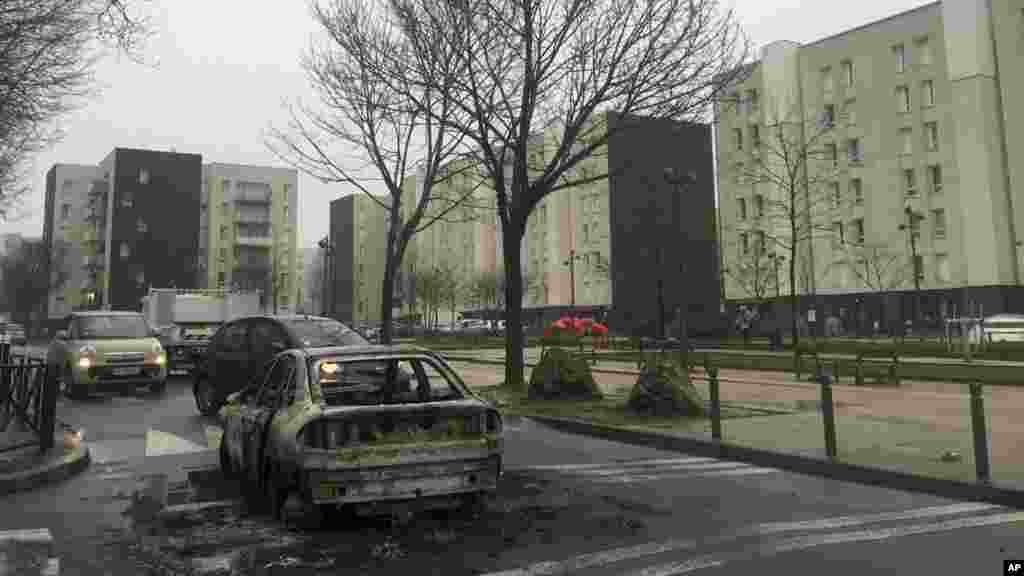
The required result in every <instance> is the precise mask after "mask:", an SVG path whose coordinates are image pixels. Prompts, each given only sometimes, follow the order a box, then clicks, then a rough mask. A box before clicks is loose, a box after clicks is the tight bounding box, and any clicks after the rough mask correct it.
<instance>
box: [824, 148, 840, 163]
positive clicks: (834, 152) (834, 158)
mask: <svg viewBox="0 0 1024 576" xmlns="http://www.w3.org/2000/svg"><path fill="white" fill-rule="evenodd" d="M825 153H826V155H827V157H828V160H829V162H830V163H831V164H832V167H833V168H838V167H839V151H838V149H837V148H836V144H835V142H830V143H828V144H825Z"/></svg>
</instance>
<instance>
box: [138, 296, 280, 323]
mask: <svg viewBox="0 0 1024 576" xmlns="http://www.w3.org/2000/svg"><path fill="white" fill-rule="evenodd" d="M142 300H143V303H142V309H143V314H144V315H145V317H146V321H147V322H148V323H149V325H150V326H152V327H153V328H161V327H164V326H170V325H172V324H210V323H217V324H220V323H223V322H227V321H228V320H231V319H233V318H237V317H239V316H245V315H249V314H259V313H261V311H262V309H261V307H260V293H259V292H258V291H251V292H241V291H231V290H182V289H176V288H151V289H150V290H149V295H147V296H146V297H144V298H143V299H142Z"/></svg>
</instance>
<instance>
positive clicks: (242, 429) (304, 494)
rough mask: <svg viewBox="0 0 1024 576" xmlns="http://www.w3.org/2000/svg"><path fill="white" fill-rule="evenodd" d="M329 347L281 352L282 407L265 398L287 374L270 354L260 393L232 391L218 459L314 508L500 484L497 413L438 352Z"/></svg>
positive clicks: (273, 492)
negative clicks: (287, 364) (286, 363)
mask: <svg viewBox="0 0 1024 576" xmlns="http://www.w3.org/2000/svg"><path fill="white" fill-rule="evenodd" d="M328 352H330V351H327V352H325V351H322V350H321V351H318V350H316V349H312V350H290V351H288V352H284V353H282V354H281V355H279V357H278V358H279V359H280V358H282V357H291V358H292V360H293V362H292V368H291V369H290V371H289V372H288V373H289V374H291V375H292V376H294V380H293V382H294V383H295V385H294V386H293V387H291V388H288V387H287V386H284V387H281V390H282V392H283V393H284V395H285V396H287V398H286V399H285V400H286V401H284V403H283V404H282V405H280V406H278V407H276V408H273V409H269V408H265V407H261V406H262V404H261V403H262V402H263V401H264V399H266V398H271V399H274V398H276V396H275V395H274V393H273V392H272V391H268V390H270V389H271V388H273V385H272V384H270V382H271V381H272V380H273V373H274V371H275V370H277V371H278V372H280V373H283V371H282V370H278V369H279V368H280V366H277V365H274V363H272V367H271V368H270V369H269V370H268V376H267V378H266V381H265V382H264V383H263V389H262V390H255V391H248V392H247V391H243V392H242V393H239V394H238V395H234V396H233V397H232V398H231V399H230V400H229V402H228V403H227V404H226V405H225V406H224V408H223V409H222V410H221V416H222V417H223V419H224V430H225V432H224V443H225V445H224V446H223V447H222V449H223V452H222V465H224V466H227V467H229V468H233V469H235V471H237V472H242V471H244V472H245V473H244V474H243V476H244V478H245V479H246V481H250V482H251V481H256V482H258V483H259V484H260V486H261V488H264V490H266V491H269V493H270V494H271V500H274V501H276V498H277V496H276V493H277V492H276V491H277V490H278V489H280V490H282V491H284V492H287V493H298V495H299V496H300V497H301V499H302V500H303V501H305V502H306V503H307V504H309V505H313V506H319V505H324V504H332V505H334V504H364V503H373V502H385V501H398V500H411V501H420V500H423V499H431V498H434V497H442V496H462V495H467V494H473V493H486V492H491V491H494V490H495V489H496V488H497V483H498V479H499V478H500V475H501V472H502V453H503V449H504V445H503V439H502V430H501V416H500V414H499V413H498V411H497V410H496V408H494V407H493V406H491V405H490V404H489V403H487V402H485V401H484V400H482V399H480V398H478V397H476V396H475V395H474V394H473V393H472V392H471V391H470V390H469V389H468V387H466V386H465V384H464V383H463V382H462V381H461V380H460V379H459V378H458V376H457V374H455V373H454V371H452V370H451V368H450V367H449V366H447V364H446V363H444V361H443V360H442V359H440V358H439V357H437V356H436V355H434V354H430V353H425V352H424V351H420V350H415V349H412V350H410V349H407V348H400V347H386V346H380V347H364V348H362V349H360V350H357V351H352V352H350V353H348V354H347V355H346V354H344V353H337V352H335V353H333V354H331V353H328ZM275 362H278V360H275ZM326 367H330V368H331V370H330V371H326V372H325V368H326ZM247 394H248V396H246V395H247ZM346 394H348V396H346ZM253 398H257V399H256V400H254V399H253ZM271 406H276V405H273V404H271ZM224 459H226V462H225V461H224Z"/></svg>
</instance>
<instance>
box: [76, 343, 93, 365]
mask: <svg viewBox="0 0 1024 576" xmlns="http://www.w3.org/2000/svg"><path fill="white" fill-rule="evenodd" d="M95 363H96V348H95V347H93V346H89V345H86V346H82V347H81V348H79V349H78V367H79V368H83V369H84V368H90V367H92V366H93V365H94V364H95Z"/></svg>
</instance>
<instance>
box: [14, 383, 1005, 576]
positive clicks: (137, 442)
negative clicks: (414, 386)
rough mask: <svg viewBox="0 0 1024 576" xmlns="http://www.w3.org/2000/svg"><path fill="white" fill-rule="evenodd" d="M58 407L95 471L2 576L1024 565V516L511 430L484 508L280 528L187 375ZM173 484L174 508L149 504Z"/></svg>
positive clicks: (47, 494)
mask: <svg viewBox="0 0 1024 576" xmlns="http://www.w3.org/2000/svg"><path fill="white" fill-rule="evenodd" d="M58 411H59V414H61V416H62V417H63V418H64V419H65V420H68V421H69V422H73V423H75V424H77V425H78V426H80V427H83V428H85V430H86V441H88V442H91V443H92V444H91V445H92V446H93V448H94V456H95V462H94V464H93V465H92V466H91V468H90V469H89V470H87V471H86V472H85V473H83V474H82V475H80V476H77V477H75V478H72V479H70V480H68V481H66V482H64V483H61V484H57V485H52V486H44V487H41V488H40V489H39V490H36V491H32V492H27V493H22V494H15V495H11V496H8V497H4V498H2V499H0V574H43V573H53V574H56V573H59V574H83V575H85V574H88V575H91V574H99V575H106V574H112V575H121V574H126V575H148V574H174V575H179V574H212V575H228V574H260V575H262V574H267V575H271V574H272V575H275V576H277V575H300V574H338V573H348V574H441V573H444V574H456V575H458V574H490V573H495V572H499V573H501V572H503V571H510V572H507V573H508V574H535V575H539V574H568V573H578V574H633V573H635V574H643V575H645V576H668V575H671V574H685V573H689V572H693V571H709V572H710V571H713V570H718V571H719V573H750V572H756V571H757V569H758V568H760V567H762V566H770V567H776V568H779V569H780V570H782V571H783V572H782V573H790V572H793V573H804V572H815V571H819V570H824V569H828V570H829V572H830V573H831V572H836V573H861V572H862V571H863V570H865V567H866V566H871V565H872V564H870V563H871V562H876V563H877V564H875V565H877V566H879V567H883V568H884V569H889V570H892V571H894V572H895V571H897V570H899V571H900V572H901V573H905V572H910V573H929V572H934V573H965V570H961V568H964V567H971V568H972V570H973V571H975V572H976V573H990V571H989V570H987V569H986V568H985V567H986V566H988V565H992V566H996V567H998V566H1001V562H1002V559H1003V558H1011V557H1022V556H1024V522H1022V520H1024V514H1022V513H1020V512H1017V511H1014V510H1007V509H1003V508H998V507H994V506H990V505H987V504H972V503H962V502H954V501H949V500H943V499H939V498H934V497H930V496H924V495H916V494H910V493H905V492H898V491H892V490H886V489H881V488H873V487H866V486H859V485H853V484H848V483H843V482H836V481H831V480H825V479H820V478H813V477H807V476H801V475H797V474H790V473H787V472H782V471H779V470H776V469H772V468H762V467H754V466H750V465H745V464H740V463H734V462H723V461H718V460H714V459H710V458H695V457H690V456H687V455H685V454H678V453H671V452H663V451H658V450H654V449H649V448H643V447H637V446H627V445H623V444H617V443H614V442H607V441H603V440H598V439H593V438H585V437H578V436H571V435H567V434H562V433H559V432H555V431H552V430H550V429H547V428H544V427H542V426H540V425H538V424H535V423H532V422H530V421H523V420H512V419H510V420H509V421H507V423H506V424H507V428H506V466H507V471H506V474H505V476H504V477H503V479H502V481H501V484H500V488H499V493H498V494H497V495H496V497H495V498H493V499H491V500H490V501H489V502H488V503H487V505H486V506H485V507H484V508H483V509H482V510H469V509H452V510H444V511H437V512H429V513H428V512H424V513H420V514H416V515H414V516H413V517H411V518H407V519H402V518H393V517H391V516H387V515H382V516H366V517H360V516H353V515H351V514H347V513H342V512H337V513H334V514H331V515H329V516H328V517H327V519H326V521H325V523H324V525H322V526H321V527H320V528H319V529H315V530H306V529H300V528H299V527H298V526H295V525H292V524H287V523H281V522H276V521H273V520H272V519H271V518H270V517H269V514H268V513H267V511H266V510H263V509H262V508H261V505H260V502H258V501H255V502H253V501H249V502H247V501H246V499H245V498H243V497H242V495H241V492H240V489H239V486H238V485H237V484H234V483H231V482H228V481H225V480H224V479H223V478H221V477H220V475H219V473H218V472H217V471H216V469H215V463H216V451H215V448H216V446H217V442H219V437H218V433H217V431H218V429H217V425H216V423H215V422H212V421H209V420H205V419H203V418H200V417H199V416H197V415H196V409H195V406H194V403H193V401H192V398H191V392H190V390H189V384H188V382H187V381H185V380H174V381H172V382H171V383H170V384H169V386H168V390H167V392H166V394H165V395H163V396H161V397H154V396H150V395H140V396H136V397H132V396H127V397H116V398H102V399H95V400H89V401H83V402H68V401H63V400H62V402H61V406H60V407H59V408H58ZM162 482H163V483H166V486H167V492H168V497H167V500H168V504H169V506H168V507H167V508H165V509H163V510H161V509H160V507H159V506H156V505H154V504H153V502H152V498H153V495H154V494H156V493H157V492H158V491H157V490H156V488H158V487H159V486H160V484H161V483H162ZM33 531H35V532H33ZM41 531H45V533H46V535H47V536H48V539H47V538H41V537H40V535H41V534H42V532H41ZM33 535H35V541H31V540H32V537H33ZM19 537H20V539H19ZM897 541H898V543H899V545H897V546H891V545H890V544H891V543H893V542H897ZM883 545H884V546H883ZM832 558H844V559H847V560H848V562H849V566H856V567H859V570H860V572H858V571H857V570H853V571H850V572H846V571H844V570H842V569H838V568H840V566H838V565H833V564H832V562H831V559H832ZM54 561H56V565H55V562H54ZM979 567H980V570H979ZM944 568H955V569H954V570H952V571H948V570H944ZM54 569H56V570H57V571H56V572H54ZM46 570H49V572H46ZM993 570H995V568H993Z"/></svg>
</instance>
